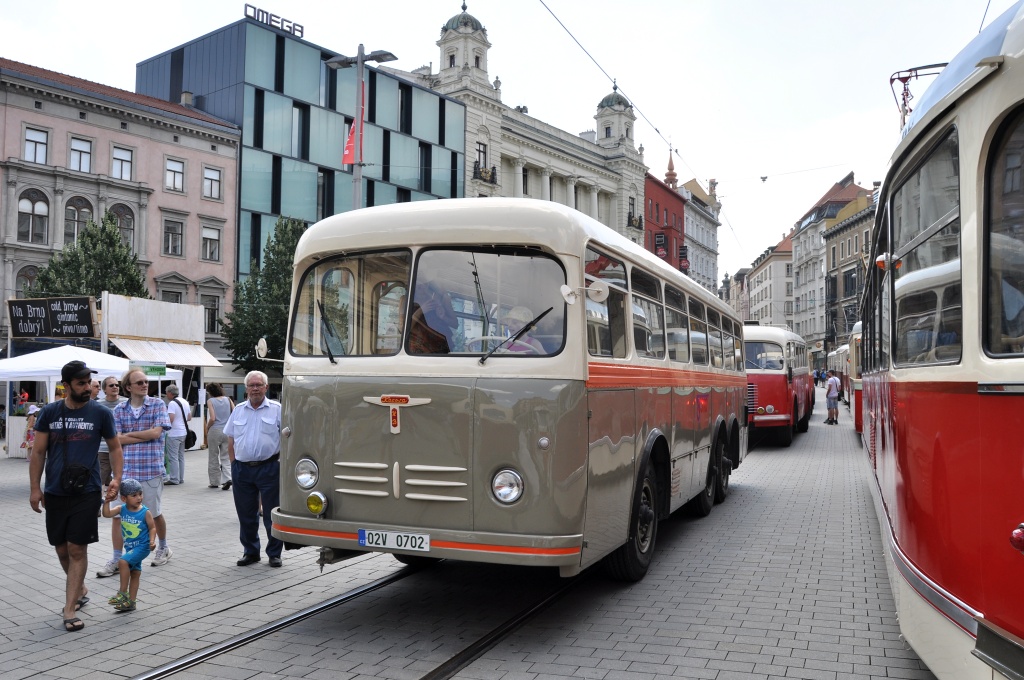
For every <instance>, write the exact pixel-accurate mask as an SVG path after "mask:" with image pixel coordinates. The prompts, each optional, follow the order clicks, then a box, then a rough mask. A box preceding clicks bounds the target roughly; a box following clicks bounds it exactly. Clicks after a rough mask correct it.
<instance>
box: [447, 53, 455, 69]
mask: <svg viewBox="0 0 1024 680" xmlns="http://www.w3.org/2000/svg"><path fill="white" fill-rule="evenodd" d="M448 68H455V54H454V53H453V54H449V55H448Z"/></svg>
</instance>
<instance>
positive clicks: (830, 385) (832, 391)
mask: <svg viewBox="0 0 1024 680" xmlns="http://www.w3.org/2000/svg"><path fill="white" fill-rule="evenodd" d="M825 406H826V408H827V409H828V420H826V421H825V424H826V425H838V424H839V378H837V377H836V372H835V371H833V370H832V369H829V372H828V381H827V382H826V383H825Z"/></svg>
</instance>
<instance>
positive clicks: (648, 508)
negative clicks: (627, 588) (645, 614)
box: [605, 460, 658, 582]
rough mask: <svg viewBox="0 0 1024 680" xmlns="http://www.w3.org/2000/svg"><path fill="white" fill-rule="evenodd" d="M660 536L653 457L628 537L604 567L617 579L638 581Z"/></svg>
mask: <svg viewBox="0 0 1024 680" xmlns="http://www.w3.org/2000/svg"><path fill="white" fill-rule="evenodd" d="M657 537H658V478H657V477H656V475H655V473H654V465H653V464H652V463H651V461H650V460H648V461H647V465H646V467H645V468H644V472H643V478H642V479H641V480H640V487H639V489H638V491H637V496H636V500H635V502H634V503H633V512H632V513H631V514H630V518H629V538H628V539H627V540H626V542H625V543H624V544H622V545H620V546H619V547H618V548H617V549H616V550H615V552H613V553H611V554H610V555H608V558H607V559H606V560H605V568H606V570H607V572H608V575H609V576H611V577H612V578H614V579H616V580H617V581H632V582H635V581H639V580H640V579H642V578H643V577H644V575H646V574H647V570H648V568H650V566H651V558H652V557H653V556H654V542H655V540H656V539H657Z"/></svg>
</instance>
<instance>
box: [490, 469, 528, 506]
mask: <svg viewBox="0 0 1024 680" xmlns="http://www.w3.org/2000/svg"><path fill="white" fill-rule="evenodd" d="M491 491H492V492H493V493H494V497H495V498H497V499H498V500H499V501H501V502H502V503H515V502H516V501H517V500H519V499H520V497H522V495H523V478H522V477H520V476H519V473H518V472H516V471H515V470H500V471H499V472H498V474H496V475H494V479H493V480H491Z"/></svg>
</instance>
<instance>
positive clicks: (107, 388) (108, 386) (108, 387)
mask: <svg viewBox="0 0 1024 680" xmlns="http://www.w3.org/2000/svg"><path fill="white" fill-rule="evenodd" d="M111 387H117V383H108V384H106V385H104V386H103V389H105V390H109V389H110V388H111Z"/></svg>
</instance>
